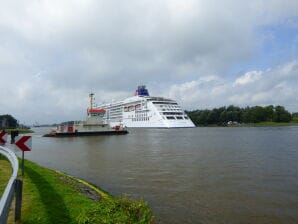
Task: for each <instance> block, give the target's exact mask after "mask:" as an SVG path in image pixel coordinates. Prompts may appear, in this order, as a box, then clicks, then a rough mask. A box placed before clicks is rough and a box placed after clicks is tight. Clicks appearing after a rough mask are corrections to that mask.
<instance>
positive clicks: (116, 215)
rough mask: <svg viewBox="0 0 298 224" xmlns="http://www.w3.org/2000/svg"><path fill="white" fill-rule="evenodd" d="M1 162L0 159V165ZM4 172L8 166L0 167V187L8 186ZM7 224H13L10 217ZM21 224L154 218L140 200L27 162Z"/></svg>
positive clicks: (149, 220)
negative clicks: (115, 193)
mask: <svg viewBox="0 0 298 224" xmlns="http://www.w3.org/2000/svg"><path fill="white" fill-rule="evenodd" d="M2 160H3V157H2V158H1V159H0V164H1V165H2V164H3V161H2ZM3 168H6V169H4V170H10V169H9V168H10V167H9V164H8V165H6V167H3V166H1V167H0V172H1V175H0V183H3V182H6V183H7V174H6V175H2V173H3ZM5 176H6V177H5ZM0 187H1V186H0ZM8 223H14V221H13V217H12V214H10V217H9V221H8ZM20 223H21V224H27V223H28V224H29V223H30V224H34V223H39V224H50V223H61V224H62V223H67V224H71V223H78V224H87V223H88V224H90V223H94V224H96V223H130V224H133V223H144V224H145V223H153V216H152V214H151V210H150V209H149V207H148V206H147V204H146V203H145V202H143V201H142V200H140V201H132V200H131V199H128V198H127V197H120V198H114V197H112V196H110V195H109V194H107V193H105V192H103V191H101V190H99V189H98V188H96V187H94V186H91V185H90V184H89V185H88V184H86V183H85V182H84V181H81V180H77V179H75V178H73V177H70V176H67V175H65V174H63V173H61V172H57V171H53V170H49V169H46V168H43V167H41V166H38V165H37V164H35V163H32V162H30V161H27V160H26V161H25V176H24V177H23V206H22V218H21V222H20Z"/></svg>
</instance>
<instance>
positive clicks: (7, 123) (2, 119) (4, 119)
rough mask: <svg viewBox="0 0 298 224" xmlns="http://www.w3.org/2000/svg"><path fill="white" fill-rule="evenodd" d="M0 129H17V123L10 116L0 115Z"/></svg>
mask: <svg viewBox="0 0 298 224" xmlns="http://www.w3.org/2000/svg"><path fill="white" fill-rule="evenodd" d="M0 127H1V128H17V127H18V121H17V120H16V119H15V118H14V117H13V116H11V115H9V114H5V115H0Z"/></svg>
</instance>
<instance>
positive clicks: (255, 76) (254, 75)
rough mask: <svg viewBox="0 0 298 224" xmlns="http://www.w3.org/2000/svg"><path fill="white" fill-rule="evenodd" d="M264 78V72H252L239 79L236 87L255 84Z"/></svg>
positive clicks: (236, 81) (235, 84) (235, 83)
mask: <svg viewBox="0 0 298 224" xmlns="http://www.w3.org/2000/svg"><path fill="white" fill-rule="evenodd" d="M261 78H262V72H261V71H251V72H247V73H245V74H244V75H243V76H241V77H239V78H237V79H236V80H235V82H234V84H233V85H234V86H237V85H247V84H249V83H254V82H256V81H258V80H259V79H261Z"/></svg>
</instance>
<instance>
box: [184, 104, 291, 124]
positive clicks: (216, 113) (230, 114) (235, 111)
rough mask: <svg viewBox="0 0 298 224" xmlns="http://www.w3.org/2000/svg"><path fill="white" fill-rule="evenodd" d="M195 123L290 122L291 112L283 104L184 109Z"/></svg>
mask: <svg viewBox="0 0 298 224" xmlns="http://www.w3.org/2000/svg"><path fill="white" fill-rule="evenodd" d="M186 113H187V114H188V116H189V117H190V118H191V120H192V121H193V122H194V124H195V125H197V126H200V125H203V126H204V125H226V124H227V123H228V122H237V123H259V122H290V121H291V120H292V114H291V113H290V112H288V111H287V110H286V109H285V108H284V107H283V106H272V105H270V106H265V107H262V106H254V107H245V108H240V107H237V106H233V105H230V106H228V107H220V108H214V109H212V110H208V109H205V110H193V111H186Z"/></svg>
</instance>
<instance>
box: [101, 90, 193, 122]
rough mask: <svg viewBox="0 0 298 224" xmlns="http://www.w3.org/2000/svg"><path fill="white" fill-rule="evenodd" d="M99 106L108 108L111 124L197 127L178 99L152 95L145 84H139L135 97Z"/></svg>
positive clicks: (107, 114)
mask: <svg viewBox="0 0 298 224" xmlns="http://www.w3.org/2000/svg"><path fill="white" fill-rule="evenodd" d="M98 108H99V109H104V110H106V113H105V119H106V120H108V121H109V122H110V123H111V125H113V124H119V123H121V124H122V125H123V126H126V127H134V128H192V127H195V125H194V124H193V122H192V121H191V120H190V118H189V117H188V116H187V114H186V113H185V112H184V111H183V110H182V108H181V107H180V106H179V105H178V103H177V102H176V101H174V100H172V99H168V98H164V97H154V96H150V95H149V92H148V90H147V89H146V87H145V86H139V87H138V89H137V90H136V92H135V95H134V96H133V97H129V98H127V99H124V100H123V101H118V102H112V103H105V104H102V105H99V107H98Z"/></svg>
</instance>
